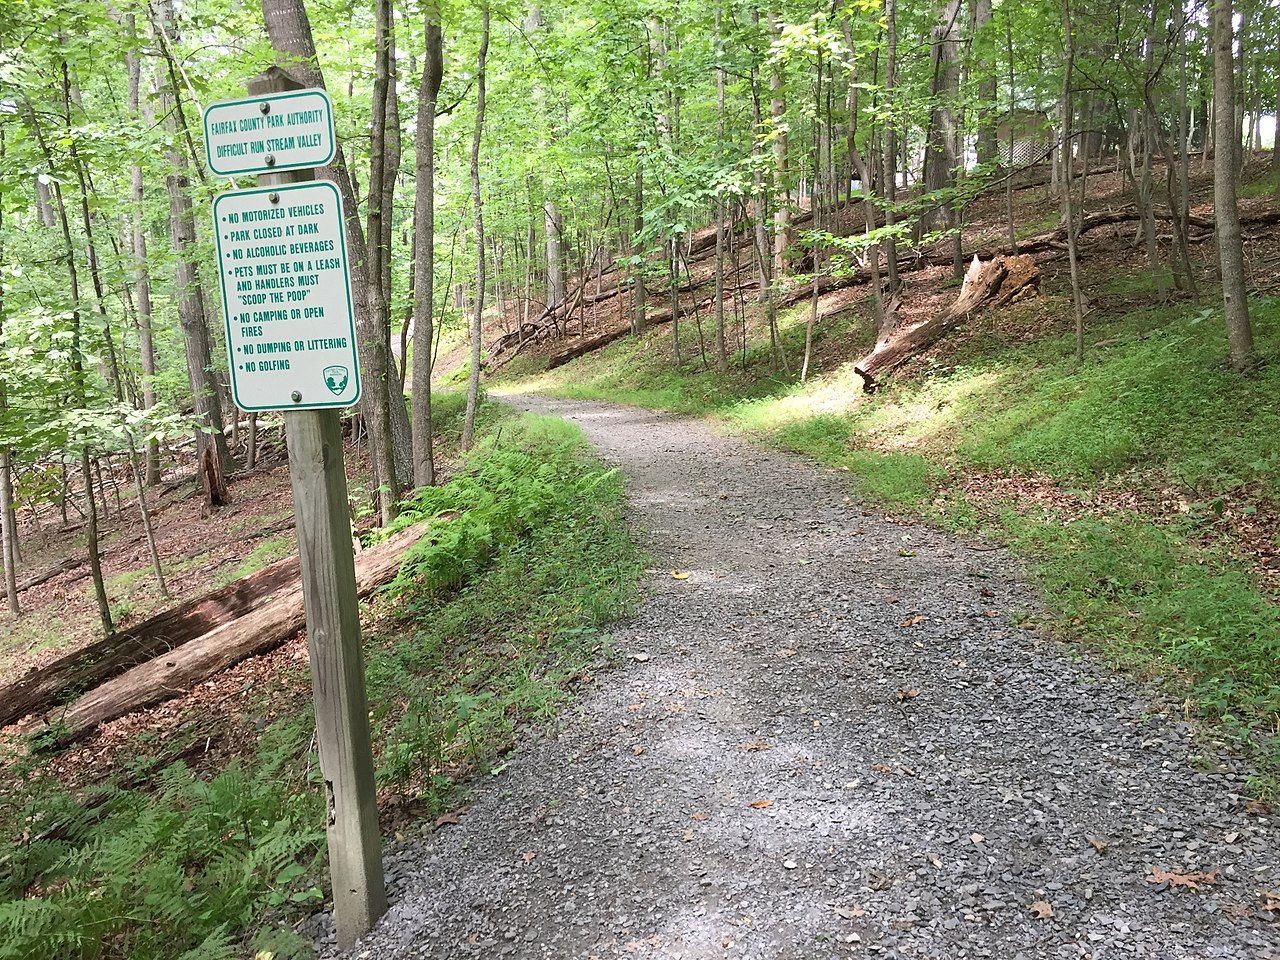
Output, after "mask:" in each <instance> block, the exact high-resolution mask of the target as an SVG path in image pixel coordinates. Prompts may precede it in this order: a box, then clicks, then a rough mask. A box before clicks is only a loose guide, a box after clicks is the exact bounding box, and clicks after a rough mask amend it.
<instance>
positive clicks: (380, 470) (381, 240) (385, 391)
mask: <svg viewBox="0 0 1280 960" xmlns="http://www.w3.org/2000/svg"><path fill="white" fill-rule="evenodd" d="M374 15H375V28H374V41H373V43H374V47H373V49H374V54H373V56H374V81H373V118H372V127H371V130H370V137H369V224H368V227H367V229H366V230H365V237H366V240H367V244H368V246H367V250H368V261H367V262H366V265H365V266H366V270H367V273H366V278H365V282H366V283H367V284H368V289H369V292H370V297H369V301H370V304H371V306H372V307H373V311H374V324H375V325H376V328H377V336H378V338H379V340H380V341H382V342H385V343H387V344H388V345H389V344H390V336H391V325H390V312H389V308H390V304H389V302H388V300H387V297H386V284H385V283H384V273H386V272H387V271H385V270H384V269H383V265H384V264H386V265H387V267H388V268H389V267H390V257H391V250H390V247H389V245H388V242H387V241H389V239H390V237H389V236H388V234H387V231H386V230H385V229H384V226H385V225H386V221H387V218H388V217H389V211H387V210H386V209H385V207H384V204H385V203H386V198H387V189H386V180H387V151H386V147H387V99H388V95H389V91H390V90H391V46H392V43H393V39H392V32H391V18H392V12H391V0H377V2H376V3H375V4H374ZM376 353H377V354H378V355H379V356H378V364H379V365H378V367H377V368H376V369H373V370H370V371H368V376H367V379H369V380H372V381H374V384H373V391H372V392H373V423H372V427H373V435H374V437H376V438H378V439H377V442H375V443H374V445H373V454H374V464H373V466H374V472H375V474H376V476H377V479H378V495H377V496H378V511H379V513H380V515H381V518H382V525H383V526H384V527H385V526H386V525H387V524H389V523H391V521H392V520H394V519H395V517H396V512H397V504H398V503H399V500H400V489H399V484H398V482H397V477H396V462H395V449H394V446H395V445H394V442H393V440H392V433H391V407H390V396H389V395H390V392H391V385H390V384H391V376H390V373H391V371H390V369H389V365H390V359H391V358H390V350H379V351H376Z"/></svg>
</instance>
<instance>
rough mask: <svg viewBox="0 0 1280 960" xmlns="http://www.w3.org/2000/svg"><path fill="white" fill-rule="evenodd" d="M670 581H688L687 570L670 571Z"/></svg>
mask: <svg viewBox="0 0 1280 960" xmlns="http://www.w3.org/2000/svg"><path fill="white" fill-rule="evenodd" d="M671 579H673V580H688V579H689V571H688V570H672V571H671Z"/></svg>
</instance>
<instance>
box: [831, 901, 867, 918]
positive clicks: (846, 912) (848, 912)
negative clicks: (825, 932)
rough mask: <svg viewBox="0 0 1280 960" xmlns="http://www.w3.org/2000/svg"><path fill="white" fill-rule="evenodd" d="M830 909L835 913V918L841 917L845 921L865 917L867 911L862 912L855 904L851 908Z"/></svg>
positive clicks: (836, 907) (835, 907)
mask: <svg viewBox="0 0 1280 960" xmlns="http://www.w3.org/2000/svg"><path fill="white" fill-rule="evenodd" d="M831 909H832V910H834V911H835V912H836V916H837V917H842V918H843V919H845V920H857V919H858V917H865V916H866V915H867V911H865V910H863V909H862V908H861V907H859V906H857V905H856V904H855V905H854V906H851V907H841V906H834V907H832V908H831Z"/></svg>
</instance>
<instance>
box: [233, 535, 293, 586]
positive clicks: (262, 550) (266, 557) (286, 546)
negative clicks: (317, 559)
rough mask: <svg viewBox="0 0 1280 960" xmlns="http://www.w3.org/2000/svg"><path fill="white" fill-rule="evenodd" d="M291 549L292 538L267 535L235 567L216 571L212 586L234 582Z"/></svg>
mask: <svg viewBox="0 0 1280 960" xmlns="http://www.w3.org/2000/svg"><path fill="white" fill-rule="evenodd" d="M293 550H294V547H293V540H292V539H291V538H290V537H288V536H287V535H285V534H277V535H276V536H273V537H267V538H266V539H264V540H261V541H259V542H258V543H257V544H255V545H254V547H253V549H252V550H250V551H249V552H248V554H246V555H245V558H244V559H243V560H241V561H240V563H239V564H237V565H236V566H235V567H232V568H231V569H229V570H223V571H220V572H219V573H217V574H216V575H215V576H214V578H213V588H214V589H215V590H217V589H219V588H221V587H225V586H226V585H227V584H229V583H234V582H235V581H236V580H239V579H240V578H241V577H247V576H249V575H250V574H254V573H257V572H258V571H259V570H261V569H262V568H263V567H266V566H269V565H270V564H273V563H275V562H276V561H277V560H283V559H284V558H285V557H287V556H289V554H291V553H293Z"/></svg>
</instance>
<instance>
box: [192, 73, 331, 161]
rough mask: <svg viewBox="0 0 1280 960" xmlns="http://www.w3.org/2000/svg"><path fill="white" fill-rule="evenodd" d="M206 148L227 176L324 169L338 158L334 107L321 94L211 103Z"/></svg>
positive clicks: (317, 91)
mask: <svg viewBox="0 0 1280 960" xmlns="http://www.w3.org/2000/svg"><path fill="white" fill-rule="evenodd" d="M204 143H205V149H206V152H207V157H208V161H209V169H210V170H212V171H213V172H214V173H216V174H217V175H218V176H222V177H238V176H248V175H250V174H257V173H281V172H283V171H285V170H302V169H306V168H310V167H323V166H325V165H326V164H327V163H328V162H329V161H330V160H332V159H333V153H334V143H335V137H334V131H333V106H332V105H331V104H330V102H329V95H328V94H327V93H325V92H324V91H323V90H320V89H312V90H295V91H292V92H290V93H280V94H272V95H270V96H265V97H249V98H248V99H245V100H224V101H222V102H221V103H212V104H210V105H209V106H208V107H207V108H206V109H205V111H204Z"/></svg>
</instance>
